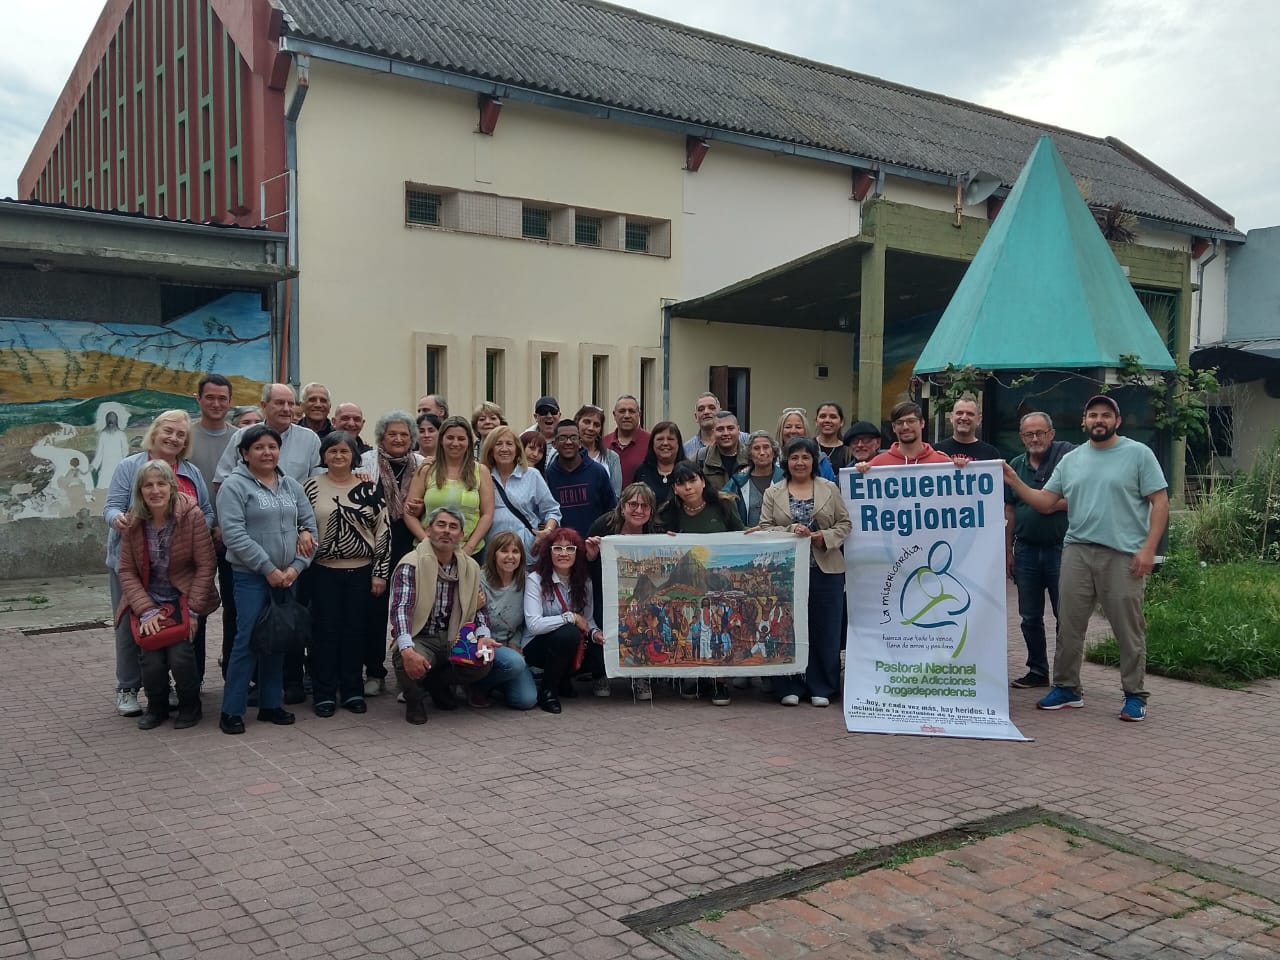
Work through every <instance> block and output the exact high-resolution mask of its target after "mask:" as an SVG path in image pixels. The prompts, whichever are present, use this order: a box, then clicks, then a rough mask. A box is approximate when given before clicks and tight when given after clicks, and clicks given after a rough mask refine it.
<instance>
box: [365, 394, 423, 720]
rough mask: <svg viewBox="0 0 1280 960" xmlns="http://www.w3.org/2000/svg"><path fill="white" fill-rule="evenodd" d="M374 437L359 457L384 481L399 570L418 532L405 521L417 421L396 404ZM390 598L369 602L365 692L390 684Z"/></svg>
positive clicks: (416, 463) (416, 458)
mask: <svg viewBox="0 0 1280 960" xmlns="http://www.w3.org/2000/svg"><path fill="white" fill-rule="evenodd" d="M373 441H374V446H373V449H372V450H370V451H368V452H367V453H366V454H365V455H364V457H363V458H362V459H361V461H360V470H361V472H362V473H365V474H367V475H368V476H370V477H373V478H374V479H375V480H376V481H377V482H378V483H380V484H381V485H382V497H383V499H384V500H385V501H386V507H387V528H388V530H389V531H390V539H391V549H390V552H389V554H388V557H389V559H390V566H391V569H393V570H394V569H395V567H396V564H398V563H399V562H400V558H401V557H403V556H404V555H405V554H406V553H409V552H410V551H412V550H413V534H412V533H411V532H410V531H409V528H408V527H406V526H405V523H404V512H405V500H406V499H407V497H408V494H409V485H410V484H411V483H412V482H413V475H414V474H415V473H416V472H417V471H418V468H419V467H420V466H422V464H423V462H424V457H423V456H422V454H420V453H418V452H417V450H416V449H415V448H416V447H417V446H418V425H417V424H416V423H415V422H414V419H413V417H411V416H410V415H409V414H407V413H405V412H404V411H403V410H392V411H391V412H390V413H384V414H383V415H382V416H381V417H379V418H378V422H377V424H376V425H375V426H374V428H373ZM390 599H391V598H390V592H389V591H386V590H384V591H383V592H382V595H381V596H375V597H373V598H372V600H371V602H370V603H369V624H368V628H367V630H366V632H365V645H364V675H365V681H364V695H365V696H366V697H376V696H377V695H378V694H379V693H381V692H382V691H384V690H385V689H386V688H387V662H386V661H387V637H388V629H387V612H388V608H387V605H388V603H389V602H390Z"/></svg>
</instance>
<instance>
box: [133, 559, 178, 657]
mask: <svg viewBox="0 0 1280 960" xmlns="http://www.w3.org/2000/svg"><path fill="white" fill-rule="evenodd" d="M150 582H151V551H150V550H149V549H147V540H146V536H145V535H144V536H143V538H142V589H143V590H145V589H147V585H148V584H149V583H150ZM159 611H160V612H159V613H157V614H156V616H157V617H159V618H160V629H159V630H157V631H156V632H155V633H152V634H148V635H147V636H143V635H142V632H141V627H142V621H140V620H139V619H138V617H137V616H136V615H135V614H133V613H130V614H129V628H130V629H131V630H132V631H133V642H134V643H136V644H137V645H138V646H140V647H141V648H142V649H143V650H163V649H164V648H165V647H172V646H173V645H174V644H175V643H181V642H182V641H183V640H190V639H191V608H190V607H188V606H187V598H186V597H178V599H177V602H172V601H170V602H167V603H162V604H160V605H159Z"/></svg>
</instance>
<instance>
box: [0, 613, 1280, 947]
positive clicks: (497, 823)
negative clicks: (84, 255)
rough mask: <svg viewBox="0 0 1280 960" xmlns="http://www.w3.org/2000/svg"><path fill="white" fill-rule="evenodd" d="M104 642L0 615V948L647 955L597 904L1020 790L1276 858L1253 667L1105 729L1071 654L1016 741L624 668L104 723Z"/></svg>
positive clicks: (1132, 830) (629, 905)
mask: <svg viewBox="0 0 1280 960" xmlns="http://www.w3.org/2000/svg"><path fill="white" fill-rule="evenodd" d="M1009 635H1010V638H1011V639H1010V652H1011V663H1012V667H1011V669H1012V670H1016V671H1017V672H1019V673H1020V672H1021V670H1020V669H1018V668H1019V667H1020V666H1021V660H1022V654H1021V650H1020V648H1021V640H1020V638H1019V636H1018V633H1017V629H1016V626H1015V625H1014V624H1013V623H1011V624H1010V634H1009ZM210 649H217V642H216V641H214V642H211V644H210ZM112 662H113V661H112V646H111V639H110V635H109V633H108V632H107V631H106V630H86V631H81V632H73V633H64V634H54V635H46V636H35V637H25V636H23V635H21V634H19V633H16V632H14V631H12V630H0V665H3V669H0V733H2V736H0V958H4V957H10V956H19V957H33V958H40V960H44V958H58V957H67V956H94V957H114V956H118V957H156V958H161V957H162V958H164V960H171V958H182V957H192V956H200V957H202V958H205V957H213V958H239V957H250V956H265V957H289V958H306V957H339V958H340V957H356V956H367V955H369V954H375V955H380V956H388V957H405V958H407V957H416V956H422V955H428V954H429V955H431V956H435V957H450V958H452V957H458V958H465V960H482V958H489V957H496V956H502V957H509V958H513V960H537V958H541V957H561V958H575V957H577V958H583V960H590V958H601V960H607V958H611V957H624V956H625V957H636V958H655V960H656V958H662V957H666V956H668V954H666V953H665V952H664V951H662V950H661V949H659V948H658V947H657V946H655V945H653V944H652V943H649V942H647V941H646V940H644V939H643V938H642V937H641V936H640V935H639V934H637V933H635V932H633V931H631V930H630V929H629V928H628V927H627V926H626V925H624V924H623V923H622V921H621V918H622V917H624V916H626V915H628V914H631V913H633V912H635V911H638V910H642V909H647V908H654V907H657V906H661V905H664V904H678V903H683V902H685V901H686V900H687V898H689V897H692V896H696V895H699V894H703V893H706V892H708V891H711V890H716V889H720V888H723V887H726V886H729V885H733V884H737V883H741V882H744V881H747V880H752V879H756V878H761V877H766V876H770V875H774V874H777V873H779V872H780V871H783V870H785V869H792V868H804V867H808V866H811V865H814V864H817V863H821V862H824V861H828V860H830V859H832V858H834V857H838V856H842V855H846V854H849V853H851V852H853V851H856V850H859V849H862V848H867V847H874V846H877V845H880V844H885V843H894V842H900V841H903V840H907V839H910V838H913V837H919V836H923V835H927V834H930V833H934V832H936V831H938V830H941V829H943V828H946V827H950V826H953V825H954V824H957V823H961V822H966V821H971V820H975V819H980V818H983V817H987V816H992V815H995V814H1000V813H1005V812H1008V811H1011V810H1016V809H1020V808H1023V807H1026V806H1028V805H1031V804H1039V805H1041V806H1044V807H1046V808H1049V809H1051V810H1056V811H1062V812H1065V813H1070V814H1074V815H1076V816H1078V817H1081V818H1083V819H1085V820H1088V821H1090V822H1092V823H1096V824H1099V825H1102V826H1105V827H1109V828H1111V829H1114V830H1117V831H1119V832H1121V833H1124V834H1127V835H1132V836H1133V837H1135V838H1140V839H1143V840H1147V841H1150V842H1154V843H1158V844H1161V845H1163V846H1165V847H1168V848H1171V849H1174V850H1177V851H1179V852H1182V853H1185V854H1187V855H1189V856H1194V857H1198V858H1202V859H1205V860H1208V861H1212V862H1215V863H1218V864H1221V865H1224V866H1231V867H1236V868H1238V869H1240V870H1242V871H1244V872H1245V873H1247V874H1249V875H1252V876H1255V877H1259V878H1263V879H1267V880H1270V881H1273V882H1276V881H1280V829H1278V828H1277V825H1276V823H1275V818H1274V810H1275V807H1276V801H1277V798H1280V765H1278V764H1277V763H1276V760H1277V752H1278V750H1277V747H1276V738H1275V737H1274V735H1273V730H1274V727H1275V725H1276V723H1277V721H1278V720H1280V700H1278V698H1277V689H1278V688H1277V687H1276V686H1274V685H1261V686H1259V687H1256V688H1254V689H1253V690H1251V691H1249V692H1227V691H1219V690H1210V689H1204V688H1198V687H1195V686H1191V685H1188V684H1182V683H1178V682H1176V681H1169V680H1164V679H1162V678H1159V677H1155V678H1152V679H1151V682H1150V687H1151V690H1152V699H1151V719H1150V720H1149V721H1148V722H1147V723H1145V724H1124V723H1120V722H1118V721H1117V720H1116V717H1115V715H1116V713H1117V711H1118V709H1119V705H1120V697H1119V690H1118V681H1117V677H1116V674H1115V672H1114V671H1113V670H1108V669H1104V668H1101V667H1093V666H1086V668H1085V678H1086V683H1087V684H1088V692H1087V694H1086V698H1087V702H1088V706H1087V707H1086V709H1084V710H1081V711H1071V712H1068V713H1065V714H1045V713H1039V712H1037V711H1035V710H1034V709H1033V703H1034V700H1035V696H1036V691H1012V692H1011V700H1012V704H1013V706H1012V715H1013V718H1014V721H1015V722H1016V723H1017V724H1018V725H1019V727H1020V728H1021V729H1022V731H1023V732H1024V733H1026V734H1028V735H1029V736H1033V737H1035V738H1036V742H1035V743H1030V744H1013V743H993V742H979V741H963V740H950V739H947V740H943V739H926V738H917V737H888V736H854V735H848V734H846V733H844V732H843V728H842V725H841V719H840V714H839V713H838V712H837V711H835V710H825V711H823V710H814V709H812V708H808V707H801V708H791V709H787V708H782V707H778V706H776V705H772V704H768V703H764V702H759V701H755V700H753V699H750V698H746V697H739V698H738V699H735V701H734V703H733V704H732V705H731V706H729V707H726V708H715V707H712V706H710V705H709V704H707V703H705V702H702V703H690V702H685V701H681V700H679V699H676V698H674V697H672V696H670V695H669V694H668V695H665V696H664V695H662V694H661V693H660V694H659V697H658V699H656V700H655V701H654V702H653V704H652V705H650V704H637V703H633V702H631V700H630V698H629V697H623V696H622V695H621V694H622V693H623V689H622V687H623V685H622V684H617V685H616V686H615V693H616V696H615V698H614V699H612V700H595V699H593V698H591V697H589V696H588V697H585V698H580V699H578V700H574V701H570V702H569V703H567V705H566V708H565V712H564V714H563V715H562V716H560V717H552V716H549V715H546V714H542V713H541V712H537V711H535V712H533V713H530V714H518V713H513V712H510V711H506V710H503V709H500V708H495V709H490V710H487V711H484V712H476V711H471V710H467V709H462V710H459V711H458V712H457V713H455V714H452V715H440V714H433V716H432V720H431V723H430V724H428V726H426V727H425V728H413V727H409V726H408V725H406V724H405V723H404V722H403V720H402V719H401V713H400V710H401V708H399V707H397V705H396V704H395V703H394V702H393V699H392V698H391V697H381V698H377V699H375V700H373V701H371V707H370V712H369V713H368V714H367V715H365V716H364V717H354V716H350V715H343V712H342V711H339V714H340V715H339V716H337V717H334V718H333V719H328V720H321V719H318V718H316V717H315V716H314V715H312V714H311V713H310V712H309V711H305V710H304V711H300V712H299V714H298V716H299V723H298V724H297V725H296V726H294V727H289V728H280V727H274V726H270V725H260V724H256V723H255V722H254V721H253V720H252V719H250V720H249V721H248V727H249V732H248V734H247V735H245V736H241V737H227V736H224V735H222V734H221V733H219V732H218V730H217V727H216V723H215V722H213V720H212V719H210V718H209V717H208V716H206V720H205V721H204V723H203V724H202V725H201V726H199V727H197V728H196V729H194V730H191V731H183V732H175V731H173V730H172V729H169V728H161V729H159V730H156V731H151V732H147V733H144V732H141V731H139V730H137V729H136V727H135V726H134V723H133V721H132V720H127V719H122V718H119V717H116V716H115V715H114V703H113V700H112V693H111V690H112V679H111V678H112V671H113V668H112ZM211 674H212V676H213V677H216V668H212V669H211ZM210 687H211V689H210V690H209V691H208V692H207V693H206V695H205V701H206V708H207V709H208V710H209V712H210V713H212V714H213V717H214V718H216V710H217V697H218V694H219V687H218V684H217V682H216V680H215V681H214V682H212V683H211V684H210Z"/></svg>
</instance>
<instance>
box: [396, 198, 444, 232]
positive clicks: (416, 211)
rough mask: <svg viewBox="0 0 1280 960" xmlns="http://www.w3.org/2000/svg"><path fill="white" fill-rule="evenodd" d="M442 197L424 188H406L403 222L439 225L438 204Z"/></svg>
mask: <svg viewBox="0 0 1280 960" xmlns="http://www.w3.org/2000/svg"><path fill="white" fill-rule="evenodd" d="M443 199H444V198H443V197H442V196H441V195H440V194H438V193H430V192H428V191H426V190H406V191H405V192H404V219H405V222H406V223H425V224H429V225H431V226H439V225H440V204H441V202H442V201H443Z"/></svg>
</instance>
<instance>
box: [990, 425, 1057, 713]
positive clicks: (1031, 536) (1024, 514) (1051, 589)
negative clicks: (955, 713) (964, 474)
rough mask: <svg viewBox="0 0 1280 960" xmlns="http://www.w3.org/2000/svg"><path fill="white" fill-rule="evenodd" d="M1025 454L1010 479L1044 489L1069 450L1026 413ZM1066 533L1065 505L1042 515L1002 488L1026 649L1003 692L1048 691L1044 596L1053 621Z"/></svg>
mask: <svg viewBox="0 0 1280 960" xmlns="http://www.w3.org/2000/svg"><path fill="white" fill-rule="evenodd" d="M1018 433H1019V435H1020V436H1021V437H1022V443H1023V445H1024V446H1025V447H1026V448H1027V452H1026V453H1022V454H1019V455H1018V456H1016V457H1014V458H1013V460H1012V461H1010V463H1009V466H1011V467H1012V468H1013V470H1014V472H1015V473H1017V475H1018V476H1019V477H1021V478H1022V481H1023V482H1024V483H1026V485H1027V486H1029V487H1030V488H1031V489H1032V490H1041V489H1043V488H1044V485H1045V483H1046V482H1048V480H1049V477H1051V476H1052V475H1053V471H1054V468H1055V467H1057V466H1058V461H1060V460H1061V459H1062V458H1063V457H1065V456H1066V455H1067V453H1068V451H1070V450H1071V449H1072V447H1071V444H1069V443H1067V442H1066V441H1065V440H1054V432H1053V421H1052V420H1051V419H1050V418H1049V415H1048V414H1047V413H1038V412H1037V413H1028V414H1026V415H1025V416H1024V417H1023V418H1022V419H1021V421H1019V424H1018ZM1066 533H1067V502H1066V501H1065V500H1062V499H1059V500H1058V503H1057V509H1056V510H1055V511H1054V512H1053V513H1049V514H1042V513H1040V512H1039V511H1038V510H1036V509H1034V508H1033V507H1032V506H1031V505H1030V504H1028V503H1025V502H1023V501H1021V500H1019V499H1018V498H1017V497H1015V496H1014V495H1013V491H1011V490H1010V489H1009V488H1008V487H1005V491H1004V539H1005V570H1006V573H1008V575H1009V579H1010V580H1012V581H1013V582H1014V584H1015V585H1016V586H1017V588H1018V613H1019V614H1020V615H1021V617H1022V639H1023V640H1024V641H1025V642H1026V644H1027V673H1026V675H1025V676H1022V677H1019V678H1018V679H1017V680H1013V681H1011V682H1010V684H1009V686H1011V687H1016V688H1018V689H1025V688H1028V687H1047V686H1049V654H1048V647H1047V646H1046V640H1045V632H1044V595H1045V591H1046V590H1047V591H1048V593H1049V604H1050V605H1051V606H1052V607H1053V616H1054V620H1055V621H1056V620H1057V618H1058V571H1059V568H1060V567H1061V565H1062V538H1063V537H1064V536H1066Z"/></svg>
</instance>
